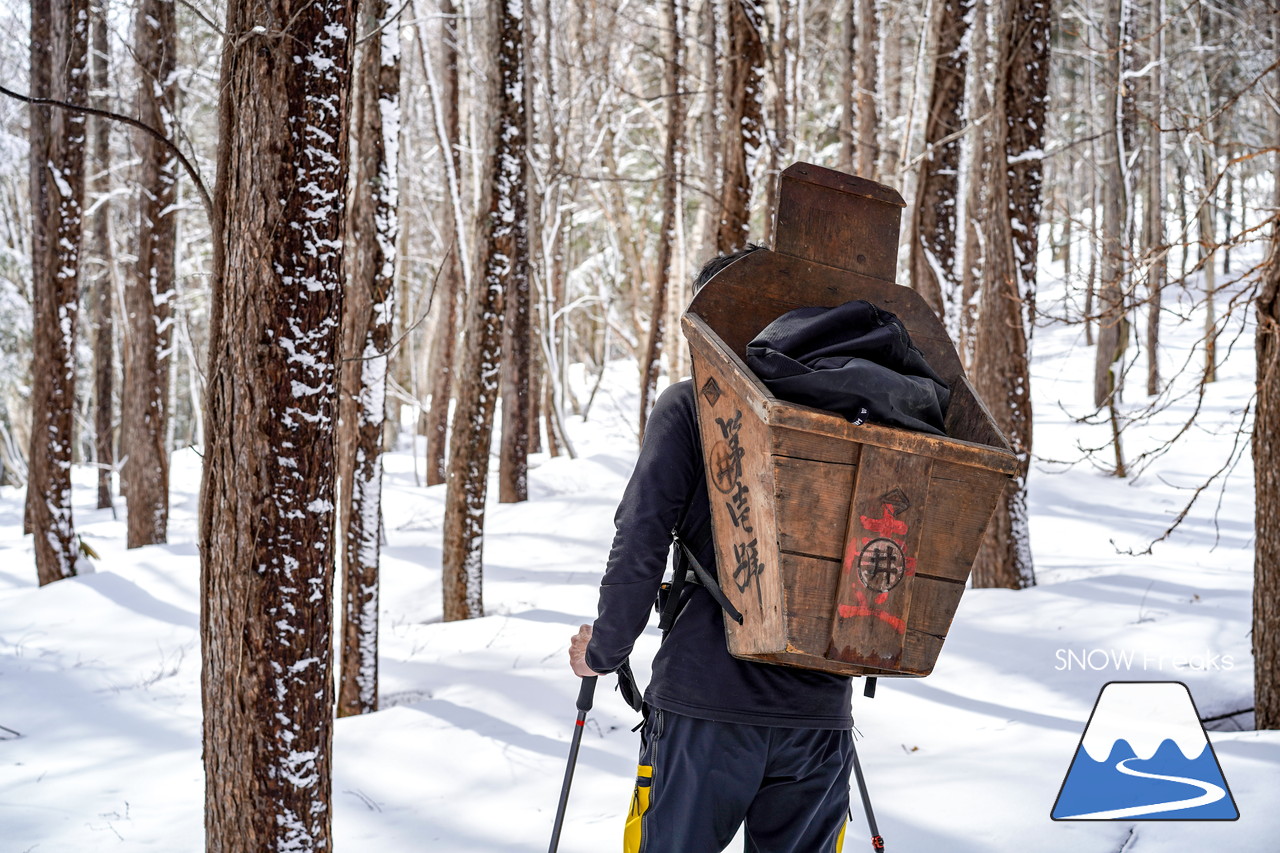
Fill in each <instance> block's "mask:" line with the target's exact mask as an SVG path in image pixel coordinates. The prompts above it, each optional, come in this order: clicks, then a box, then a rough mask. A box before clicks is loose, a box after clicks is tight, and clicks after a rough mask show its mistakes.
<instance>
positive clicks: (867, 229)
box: [774, 163, 904, 281]
mask: <svg viewBox="0 0 1280 853" xmlns="http://www.w3.org/2000/svg"><path fill="white" fill-rule="evenodd" d="M903 204H904V203H903V201H902V196H900V195H898V193H897V191H896V190H893V189H891V188H889V187H886V186H884V185H882V184H877V183H875V182H873V181H869V180H866V179H864V178H857V177H854V176H852V175H845V174H842V173H840V172H835V171H832V170H831V169H824V168H823V167H821V166H814V165H811V164H809V163H796V164H794V165H792V166H789V167H788V168H787V169H786V171H784V172H783V173H782V175H781V176H780V179H779V182H778V213H777V217H776V227H775V228H774V251H776V252H781V253H783V254H788V255H796V256H799V257H802V258H805V259H806V260H810V261H817V262H818V263H821V264H826V265H827V266H832V267H839V268H840V269H846V270H854V271H856V272H860V273H862V274H864V275H869V276H871V277H873V278H879V279H884V280H885V281H893V279H894V274H895V273H896V272H897V265H898V229H899V224H900V221H901V219H902V207H903Z"/></svg>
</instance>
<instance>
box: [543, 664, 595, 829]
mask: <svg viewBox="0 0 1280 853" xmlns="http://www.w3.org/2000/svg"><path fill="white" fill-rule="evenodd" d="M595 693H596V676H594V675H592V676H589V677H587V678H584V679H582V686H581V687H579V688H578V719H577V721H576V722H575V723H574V726H573V739H572V740H571V741H570V742H569V763H568V764H567V765H566V766H565V768H564V784H563V785H561V786H560V804H559V805H558V806H556V824H555V827H554V828H553V829H552V830H551V847H550V848H549V850H548V853H556V849H557V848H559V846H560V829H561V827H562V826H563V825H564V810H565V807H566V806H567V805H569V786H570V785H572V784H573V768H574V766H575V765H576V764H577V763H578V747H580V746H582V727H583V726H584V725H586V722H587V712H588V711H590V710H591V701H592V699H594V698H595Z"/></svg>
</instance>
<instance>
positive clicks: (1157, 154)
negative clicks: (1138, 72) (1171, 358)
mask: <svg viewBox="0 0 1280 853" xmlns="http://www.w3.org/2000/svg"><path fill="white" fill-rule="evenodd" d="M1163 25H1164V3H1163V0H1151V33H1152V35H1151V45H1150V49H1151V80H1150V86H1151V104H1150V110H1151V116H1152V124H1151V125H1150V130H1149V131H1148V140H1147V205H1146V207H1147V209H1146V217H1145V219H1146V244H1147V254H1148V256H1149V257H1150V259H1151V261H1150V264H1149V265H1148V268H1147V394H1148V395H1155V394H1159V393H1160V302H1161V299H1162V297H1163V295H1164V282H1165V247H1164V146H1163V140H1162V138H1161V130H1160V128H1161V127H1162V126H1163V125H1164V84H1163V82H1162V80H1161V78H1162V71H1161V66H1162V65H1163V64H1164V30H1163Z"/></svg>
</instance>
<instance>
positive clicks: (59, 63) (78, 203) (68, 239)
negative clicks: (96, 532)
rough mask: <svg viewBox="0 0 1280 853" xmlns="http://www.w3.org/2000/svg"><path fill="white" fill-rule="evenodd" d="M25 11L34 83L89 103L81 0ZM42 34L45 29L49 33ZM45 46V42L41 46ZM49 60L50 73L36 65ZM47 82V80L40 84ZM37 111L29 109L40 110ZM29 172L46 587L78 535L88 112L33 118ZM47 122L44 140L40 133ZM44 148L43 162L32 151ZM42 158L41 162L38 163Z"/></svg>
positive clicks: (36, 506) (38, 514)
mask: <svg viewBox="0 0 1280 853" xmlns="http://www.w3.org/2000/svg"><path fill="white" fill-rule="evenodd" d="M54 5H55V7H56V8H55V9H54V10H53V11H52V12H50V11H49V7H48V5H46V4H45V3H43V2H42V0H37V2H35V3H33V4H32V9H31V13H32V14H31V35H32V38H31V44H32V54H31V61H32V82H33V83H36V84H37V88H40V87H45V86H47V87H48V92H49V94H50V95H51V96H52V97H54V98H56V99H58V100H62V101H67V102H69V103H73V104H84V103H86V102H87V100H88V98H87V95H88V93H87V91H86V84H87V83H88V76H89V75H88V71H89V67H88V50H89V4H88V0H63V2H60V3H57V4H54ZM46 34H47V35H46ZM43 45H48V49H47V51H46V49H44V48H43V47H42V46H43ZM46 62H48V63H50V65H49V68H51V69H53V70H52V72H48V71H47V70H46V69H44V68H37V64H40V65H43V64H44V63H46ZM46 81H47V82H46ZM44 112H45V111H44V110H36V111H35V113H44ZM31 127H32V140H31V142H32V145H31V151H32V161H33V163H35V164H36V165H35V166H33V171H35V170H38V171H40V172H41V173H42V174H41V175H39V176H33V177H34V178H35V180H34V181H33V184H34V185H35V186H34V189H33V194H34V195H35V196H36V197H35V198H33V199H32V202H33V204H32V210H33V215H34V213H35V212H36V211H38V210H40V209H41V207H43V208H44V213H45V215H44V217H43V219H42V220H41V221H39V222H37V223H35V227H34V229H33V233H35V234H38V235H40V236H38V237H37V238H36V239H34V240H33V241H32V242H33V244H35V246H36V247H37V248H38V250H39V251H38V254H39V255H40V257H39V259H38V260H35V261H34V262H33V264H32V266H33V268H34V270H35V272H36V275H37V277H36V278H35V279H34V281H33V286H32V292H33V301H34V303H35V305H34V308H35V311H34V315H35V317H34V320H35V322H34V324H33V328H32V349H33V352H34V355H35V358H34V364H33V366H32V370H31V376H32V379H33V382H32V392H31V423H32V428H31V454H30V479H29V480H28V483H27V494H28V498H27V500H28V504H29V506H28V509H29V511H30V514H31V517H30V521H31V529H32V531H33V532H34V534H35V535H34V539H35V556H36V575H37V577H38V578H39V581H40V584H41V585H44V584H47V583H50V582H52V581H56V580H61V579H62V578H66V577H71V576H73V575H75V574H76V561H77V558H78V556H79V540H78V538H77V537H76V532H75V525H74V522H73V519H72V514H71V463H72V452H73V443H74V434H73V428H74V423H73V412H74V408H75V398H76V386H75V381H76V320H77V316H78V314H79V307H80V290H79V278H80V238H81V235H82V232H83V230H84V229H83V223H82V220H81V210H82V207H83V203H84V143H85V117H84V115H82V114H79V113H74V112H71V111H69V110H54V111H53V112H52V114H51V115H49V121H48V124H47V125H45V124H44V122H43V121H41V120H38V119H36V118H35V115H34V113H33V119H32V125H31ZM46 128H47V137H46V136H44V132H45V129H46ZM42 150H43V151H46V152H47V156H46V157H45V159H44V160H43V164H41V163H40V161H37V160H36V157H37V156H38V154H37V152H39V151H42ZM40 165H43V166H44V167H45V168H43V169H39V168H38V167H39V166H40Z"/></svg>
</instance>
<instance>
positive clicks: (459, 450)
mask: <svg viewBox="0 0 1280 853" xmlns="http://www.w3.org/2000/svg"><path fill="white" fill-rule="evenodd" d="M495 14H496V15H497V17H498V21H497V22H496V25H495V30H494V35H495V43H494V45H493V51H494V53H495V55H496V56H497V57H498V73H497V74H495V75H494V83H495V84H496V89H494V90H493V92H492V97H493V98H494V100H495V102H496V103H497V104H498V115H497V117H496V131H497V138H496V139H495V140H494V161H493V167H492V171H493V174H494V178H493V184H492V186H491V188H490V199H489V214H488V217H487V218H486V222H485V231H486V243H487V249H486V253H485V260H484V268H483V279H482V280H481V281H480V292H479V293H478V294H477V295H476V298H475V299H473V300H472V303H473V304H472V305H471V311H470V312H469V315H468V317H467V332H466V335H467V337H466V340H467V347H466V356H465V359H464V362H465V363H464V365H463V369H462V371H461V373H460V379H461V380H462V387H461V388H460V389H459V392H458V409H457V413H456V415H455V416H454V419H453V434H452V435H451V436H450V439H449V493H448V497H447V498H446V500H445V514H444V554H443V572H444V578H443V592H444V618H445V621H454V620H457V619H470V618H472V617H477V616H482V615H484V598H483V592H482V579H483V572H484V563H483V549H484V504H485V495H486V492H487V491H488V482H487V481H488V473H489V443H490V440H491V438H492V435H493V410H494V404H495V403H496V400H497V392H498V379H499V372H500V370H501V366H502V327H503V316H504V313H505V308H506V305H505V302H506V294H507V293H508V292H510V291H512V290H514V289H516V288H518V287H520V286H522V281H525V282H527V276H528V263H529V260H528V236H527V233H526V230H525V229H526V225H527V223H526V220H525V191H524V160H525V117H524V108H525V105H524V98H523V93H524V81H523V77H524V60H523V53H524V38H523V30H524V20H523V18H522V3H521V0H504V1H503V3H502V4H501V9H500V10H499V9H495ZM525 286H527V284H526V285H525Z"/></svg>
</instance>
